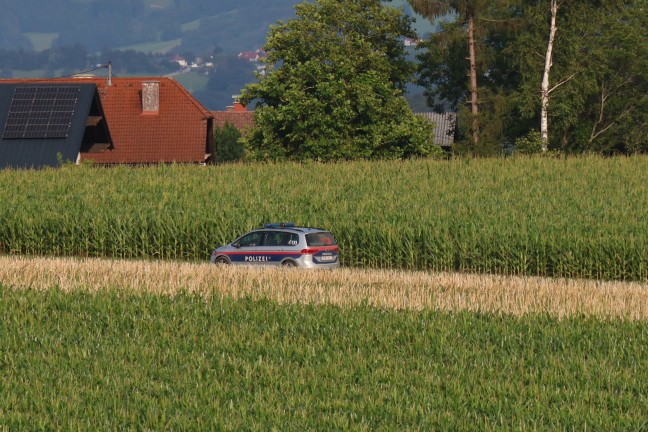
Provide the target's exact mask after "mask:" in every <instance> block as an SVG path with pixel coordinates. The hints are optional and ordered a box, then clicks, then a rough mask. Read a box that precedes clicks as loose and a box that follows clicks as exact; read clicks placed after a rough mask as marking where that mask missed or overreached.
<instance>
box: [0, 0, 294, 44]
mask: <svg viewBox="0 0 648 432" xmlns="http://www.w3.org/2000/svg"><path fill="white" fill-rule="evenodd" d="M295 3H296V2H295V1H294V0H245V1H240V0H217V1H204V0H24V1H15V0H0V7H1V8H2V11H3V12H2V15H1V16H0V49H17V48H23V49H27V50H30V49H35V50H42V49H46V48H50V47H51V46H54V47H56V46H66V45H74V44H77V43H82V44H83V45H84V46H85V47H86V48H87V49H88V51H89V52H94V51H100V50H103V49H116V48H122V47H123V48H127V47H133V46H136V47H140V48H141V49H142V50H144V51H147V49H146V48H147V47H151V51H155V50H156V49H155V48H156V47H159V46H162V47H165V46H166V47H168V49H174V50H179V51H182V50H185V51H186V50H191V51H194V52H207V51H211V50H213V49H214V48H216V47H220V48H221V49H222V50H223V51H225V52H238V51H241V50H245V49H252V48H256V47H258V46H261V45H262V44H263V42H264V41H265V37H266V34H267V32H268V28H269V25H270V24H273V23H275V22H276V21H277V20H278V19H286V18H289V17H292V16H293V15H294V14H293V6H294V4H295ZM165 42H167V43H166V44H165ZM168 42H172V43H168Z"/></svg>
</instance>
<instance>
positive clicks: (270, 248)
mask: <svg viewBox="0 0 648 432" xmlns="http://www.w3.org/2000/svg"><path fill="white" fill-rule="evenodd" d="M282 239H283V233H282V232H281V231H264V236H263V243H262V244H261V246H259V247H258V248H257V250H256V253H257V260H258V264H264V265H281V259H282V255H281V243H282Z"/></svg>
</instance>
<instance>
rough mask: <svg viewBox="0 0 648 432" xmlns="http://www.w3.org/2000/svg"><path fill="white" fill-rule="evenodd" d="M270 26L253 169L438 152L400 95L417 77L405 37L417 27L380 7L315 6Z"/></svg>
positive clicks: (370, 1)
mask: <svg viewBox="0 0 648 432" xmlns="http://www.w3.org/2000/svg"><path fill="white" fill-rule="evenodd" d="M295 13H296V18H295V19H292V20H289V21H287V22H286V23H282V22H279V23H278V24H277V25H275V26H272V27H271V30H270V33H269V35H268V39H267V43H266V46H265V49H266V51H267V53H268V56H267V58H266V59H265V60H264V62H265V64H266V71H265V76H260V75H259V76H258V78H259V82H258V83H255V84H250V85H248V86H246V87H245V89H244V90H243V94H242V102H243V103H246V104H249V103H250V102H252V101H256V102H257V105H256V111H255V126H254V128H253V129H252V130H251V131H250V133H249V134H248V135H247V137H246V138H245V142H246V145H247V147H248V150H249V151H250V154H251V156H252V157H253V158H256V159H284V158H288V159H296V160H301V159H318V160H336V159H357V158H365V159H370V158H386V157H398V158H401V157H410V156H416V155H430V154H432V153H435V152H437V151H438V152H440V149H438V148H437V147H436V146H435V145H434V144H433V137H432V131H431V128H430V127H429V125H428V124H426V123H425V121H424V120H422V119H419V118H417V117H416V116H414V115H413V113H412V112H411V110H410V108H409V107H408V105H407V102H406V100H405V98H404V97H403V92H404V89H405V86H406V84H407V83H408V82H410V81H411V78H412V77H413V65H412V64H411V63H410V62H408V61H407V59H406V57H405V49H404V46H403V37H414V36H415V35H414V34H413V32H412V30H411V26H410V25H411V20H410V19H409V18H406V17H404V16H403V14H402V12H401V11H399V10H396V9H394V8H390V7H387V6H384V5H383V4H382V2H381V1H380V0H317V1H315V2H314V3H313V2H308V1H307V2H304V3H301V4H299V5H297V6H296V7H295Z"/></svg>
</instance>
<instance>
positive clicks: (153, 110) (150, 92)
mask: <svg viewBox="0 0 648 432" xmlns="http://www.w3.org/2000/svg"><path fill="white" fill-rule="evenodd" d="M142 112H143V113H144V114H157V113H159V112H160V82H159V81H143V82H142Z"/></svg>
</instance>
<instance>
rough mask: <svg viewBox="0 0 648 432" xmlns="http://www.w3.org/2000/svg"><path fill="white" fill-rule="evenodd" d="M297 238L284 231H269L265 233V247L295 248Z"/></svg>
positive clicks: (295, 235) (297, 242) (297, 241)
mask: <svg viewBox="0 0 648 432" xmlns="http://www.w3.org/2000/svg"><path fill="white" fill-rule="evenodd" d="M297 244H299V236H298V235H297V234H294V233H289V232H285V231H271V232H268V233H267V236H266V241H265V246H296V245H297Z"/></svg>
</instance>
